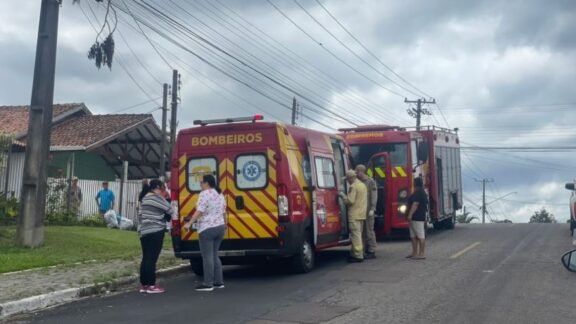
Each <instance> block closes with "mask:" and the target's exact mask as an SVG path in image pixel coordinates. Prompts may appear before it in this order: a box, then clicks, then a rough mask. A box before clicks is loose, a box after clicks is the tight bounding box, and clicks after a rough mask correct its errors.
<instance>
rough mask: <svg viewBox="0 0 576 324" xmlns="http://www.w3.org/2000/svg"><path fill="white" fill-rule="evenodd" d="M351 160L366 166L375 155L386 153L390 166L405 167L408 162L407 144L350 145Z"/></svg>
mask: <svg viewBox="0 0 576 324" xmlns="http://www.w3.org/2000/svg"><path fill="white" fill-rule="evenodd" d="M350 148H351V150H352V160H353V162H354V165H356V164H366V165H367V164H368V161H369V160H370V158H371V157H372V156H373V155H374V154H377V153H382V152H388V153H389V154H390V162H391V163H392V166H406V164H407V162H408V144H391V143H386V144H382V143H371V144H355V145H350Z"/></svg>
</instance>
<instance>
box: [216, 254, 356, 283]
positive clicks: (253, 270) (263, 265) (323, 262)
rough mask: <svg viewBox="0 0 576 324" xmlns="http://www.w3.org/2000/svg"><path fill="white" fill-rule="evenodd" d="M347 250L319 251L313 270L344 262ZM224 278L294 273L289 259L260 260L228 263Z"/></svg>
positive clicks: (277, 277) (265, 276) (268, 276)
mask: <svg viewBox="0 0 576 324" xmlns="http://www.w3.org/2000/svg"><path fill="white" fill-rule="evenodd" d="M348 255H349V251H348V249H347V248H337V249H333V250H326V251H321V252H319V253H317V254H316V266H315V268H314V271H315V272H316V271H319V270H323V269H328V268H331V267H335V266H337V265H339V266H341V265H343V264H346V262H347V261H346V260H347V258H348ZM224 275H225V277H226V279H249V278H258V279H280V278H284V277H286V275H296V274H295V273H294V272H293V271H292V270H291V268H290V259H272V260H261V261H260V262H258V263H254V264H248V265H230V266H225V267H224Z"/></svg>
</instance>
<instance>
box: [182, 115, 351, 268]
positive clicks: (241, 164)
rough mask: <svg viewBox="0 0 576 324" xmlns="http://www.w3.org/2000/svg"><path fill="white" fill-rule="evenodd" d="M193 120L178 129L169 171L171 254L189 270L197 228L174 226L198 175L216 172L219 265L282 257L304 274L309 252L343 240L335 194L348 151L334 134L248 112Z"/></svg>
mask: <svg viewBox="0 0 576 324" xmlns="http://www.w3.org/2000/svg"><path fill="white" fill-rule="evenodd" d="M257 119H258V118H257ZM238 121H248V122H238ZM195 123H196V122H195ZM197 124H199V125H201V126H199V127H193V128H189V129H184V130H182V131H180V132H179V134H178V138H177V140H176V147H175V150H174V153H173V161H172V171H171V173H172V179H171V189H172V200H173V201H174V202H175V203H177V205H178V210H179V213H178V217H176V218H175V219H173V221H172V224H173V230H172V241H173V247H174V252H175V254H176V256H177V257H180V258H183V259H190V260H191V265H192V267H193V269H194V270H195V271H196V272H201V268H202V266H201V255H200V251H199V243H198V234H197V233H195V232H194V233H193V232H185V231H181V230H180V226H181V223H182V221H183V219H184V218H186V217H188V216H190V215H192V214H193V213H194V211H195V205H196V202H197V200H198V197H199V193H200V186H199V182H200V180H201V179H202V176H203V175H205V174H212V175H214V176H215V177H216V179H217V183H218V184H219V186H220V188H221V189H222V192H223V194H224V196H225V198H226V202H227V210H226V223H227V231H226V234H225V237H224V241H223V242H222V246H221V251H220V255H221V257H222V261H223V262H224V263H228V264H231V263H232V264H233V263H243V262H245V261H246V260H249V259H254V258H260V259H261V258H262V257H267V258H268V257H290V258H292V264H293V266H294V268H295V269H296V270H297V271H299V272H307V271H309V270H311V269H312V267H313V266H314V251H318V250H322V249H326V248H330V247H334V246H338V245H342V244H348V243H349V238H348V228H347V222H346V210H345V206H344V204H343V202H342V201H341V198H339V195H338V194H339V192H345V191H346V186H347V184H346V183H345V181H343V180H342V177H343V176H344V175H345V171H346V170H347V169H348V168H349V159H348V157H349V155H348V153H349V152H348V148H347V147H346V145H345V143H344V140H343V139H342V138H341V137H340V136H338V135H332V134H327V133H322V132H318V131H313V130H310V129H305V128H300V127H295V126H290V125H284V124H280V123H270V122H256V121H255V120H253V119H251V118H238V119H228V120H216V121H198V122H197ZM211 124H213V125H211Z"/></svg>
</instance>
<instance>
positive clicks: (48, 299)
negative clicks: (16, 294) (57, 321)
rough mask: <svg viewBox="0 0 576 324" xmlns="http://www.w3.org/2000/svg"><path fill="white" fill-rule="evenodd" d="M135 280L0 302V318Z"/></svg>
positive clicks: (182, 269) (162, 273) (166, 272)
mask: <svg viewBox="0 0 576 324" xmlns="http://www.w3.org/2000/svg"><path fill="white" fill-rule="evenodd" d="M189 269H190V266H189V265H187V264H182V265H178V266H173V267H169V268H164V269H160V270H158V271H157V272H156V276H157V277H158V278H165V277H169V276H172V275H177V274H181V273H186V272H188V271H189ZM137 281H138V275H132V276H129V277H124V278H118V279H114V280H111V281H107V282H101V283H97V284H92V285H85V286H81V287H77V288H67V289H63V290H58V291H53V292H49V293H46V294H42V295H37V296H32V297H26V298H23V299H20V300H14V301H9V302H5V303H2V304H0V320H3V319H6V318H7V317H9V316H12V315H16V314H20V313H24V312H33V311H37V310H40V309H43V308H47V307H51V306H57V305H62V304H65V303H69V302H72V301H75V300H78V299H81V298H86V297H91V296H98V295H105V294H108V293H110V292H112V291H118V290H120V289H121V288H122V287H124V286H128V285H131V284H135V283H136V282H137Z"/></svg>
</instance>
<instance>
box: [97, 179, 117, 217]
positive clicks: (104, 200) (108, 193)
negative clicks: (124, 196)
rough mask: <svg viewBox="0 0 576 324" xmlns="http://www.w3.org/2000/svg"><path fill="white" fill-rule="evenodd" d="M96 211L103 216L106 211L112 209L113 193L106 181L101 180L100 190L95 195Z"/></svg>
mask: <svg viewBox="0 0 576 324" xmlns="http://www.w3.org/2000/svg"><path fill="white" fill-rule="evenodd" d="M96 204H97V205H98V213H100V215H102V216H104V214H106V212H107V211H109V210H111V209H114V193H113V192H112V190H109V189H108V181H104V182H102V190H100V191H98V194H97V195H96Z"/></svg>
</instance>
